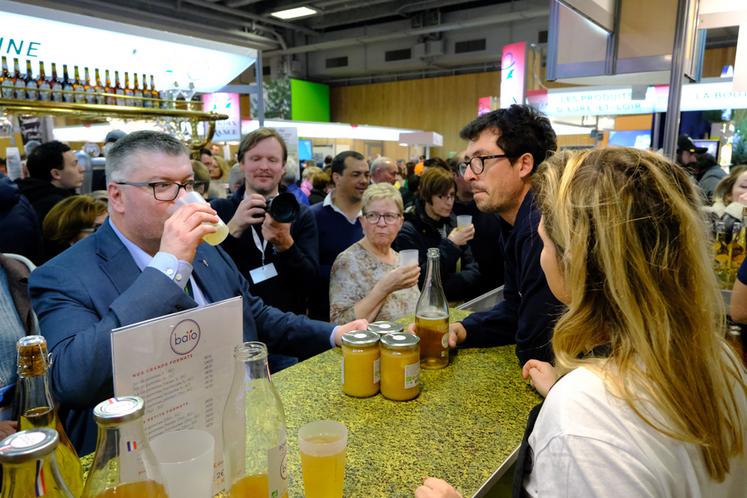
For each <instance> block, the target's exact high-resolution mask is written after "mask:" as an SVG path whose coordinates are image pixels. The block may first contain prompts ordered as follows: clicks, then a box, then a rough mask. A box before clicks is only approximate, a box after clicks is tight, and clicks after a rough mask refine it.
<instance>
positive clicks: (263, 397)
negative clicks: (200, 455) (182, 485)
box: [223, 342, 288, 498]
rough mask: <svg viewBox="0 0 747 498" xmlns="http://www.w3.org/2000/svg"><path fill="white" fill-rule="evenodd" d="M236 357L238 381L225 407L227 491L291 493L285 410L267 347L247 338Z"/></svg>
mask: <svg viewBox="0 0 747 498" xmlns="http://www.w3.org/2000/svg"><path fill="white" fill-rule="evenodd" d="M233 356H234V374H233V381H232V383H231V390H230V392H229V395H228V401H227V402H226V408H225V410H224V412H223V460H224V469H225V483H226V492H227V495H228V496H229V497H230V498H237V497H241V498H243V497H246V496H251V497H253V498H287V497H288V472H287V468H286V452H287V444H286V441H287V439H286V426H285V414H284V412H283V404H282V402H281V401H280V396H278V393H277V391H275V388H274V387H273V385H272V382H271V381H270V370H269V368H268V365H267V346H265V345H264V344H263V343H261V342H245V343H244V344H242V345H239V346H236V348H235V349H234V354H233ZM241 434H243V435H244V437H240V436H241Z"/></svg>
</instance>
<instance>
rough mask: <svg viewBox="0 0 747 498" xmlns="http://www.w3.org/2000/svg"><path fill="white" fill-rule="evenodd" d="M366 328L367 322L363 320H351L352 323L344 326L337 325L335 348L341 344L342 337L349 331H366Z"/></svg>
mask: <svg viewBox="0 0 747 498" xmlns="http://www.w3.org/2000/svg"><path fill="white" fill-rule="evenodd" d="M367 328H368V320H366V319H365V318H360V319H358V320H353V321H352V322H348V323H346V324H344V325H339V326H338V327H337V328H336V329H335V346H339V345H340V344H342V335H343V334H345V333H347V332H350V331H351V330H366V329H367Z"/></svg>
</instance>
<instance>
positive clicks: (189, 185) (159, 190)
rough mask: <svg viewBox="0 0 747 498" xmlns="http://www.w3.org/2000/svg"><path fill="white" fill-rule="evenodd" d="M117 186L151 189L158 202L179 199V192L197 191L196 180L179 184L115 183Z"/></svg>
mask: <svg viewBox="0 0 747 498" xmlns="http://www.w3.org/2000/svg"><path fill="white" fill-rule="evenodd" d="M114 183H115V184H117V185H130V186H132V187H150V188H151V189H152V190H153V197H155V199H156V200H157V201H173V200H174V199H176V198H177V197H179V190H180V189H184V191H185V192H192V191H193V190H194V189H195V182H194V180H187V181H186V182H184V183H177V182H114Z"/></svg>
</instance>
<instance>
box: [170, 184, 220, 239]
mask: <svg viewBox="0 0 747 498" xmlns="http://www.w3.org/2000/svg"><path fill="white" fill-rule="evenodd" d="M195 202H197V203H204V204H207V203H208V202H207V201H206V200H205V199H204V198H203V197H202V195H200V194H199V193H198V192H187V193H186V195H183V196H181V197H180V198H179V199H177V200H176V206H177V207H181V206H183V205H185V204H193V203H195ZM211 224H212V225H213V226H214V227H215V228H216V229H217V230H218V231H217V232H215V233H209V234H207V235H205V236H204V237H203V238H202V240H204V241H205V242H207V243H208V244H210V245H211V246H217V245H218V244H220V243H221V242H223V241H224V240H226V237H228V227H227V226H226V224H225V223H223V220H221V219H220V217H219V218H218V223H211Z"/></svg>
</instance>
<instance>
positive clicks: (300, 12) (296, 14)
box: [270, 7, 319, 21]
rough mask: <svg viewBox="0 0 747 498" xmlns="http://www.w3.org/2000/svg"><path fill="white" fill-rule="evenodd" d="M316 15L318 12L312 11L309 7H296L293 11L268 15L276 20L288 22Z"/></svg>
mask: <svg viewBox="0 0 747 498" xmlns="http://www.w3.org/2000/svg"><path fill="white" fill-rule="evenodd" d="M318 13H319V11H318V10H315V9H312V8H310V7H297V8H295V9H285V10H278V11H275V12H271V13H270V15H271V16H272V17H277V18H278V19H283V20H284V21H289V20H291V19H298V18H300V17H307V16H313V15H314V14H318Z"/></svg>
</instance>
